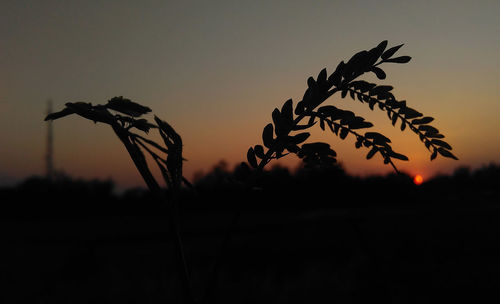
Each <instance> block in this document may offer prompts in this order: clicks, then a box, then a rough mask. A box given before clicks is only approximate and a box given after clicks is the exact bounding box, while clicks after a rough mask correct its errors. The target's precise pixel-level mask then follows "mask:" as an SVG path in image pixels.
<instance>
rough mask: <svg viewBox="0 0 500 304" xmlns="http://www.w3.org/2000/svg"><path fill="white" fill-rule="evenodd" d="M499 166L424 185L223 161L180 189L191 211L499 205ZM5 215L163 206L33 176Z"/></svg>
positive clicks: (131, 193) (142, 195) (134, 194)
mask: <svg viewBox="0 0 500 304" xmlns="http://www.w3.org/2000/svg"><path fill="white" fill-rule="evenodd" d="M499 189H500V167H499V166H497V165H495V164H491V165H488V166H484V167H481V168H479V169H476V170H470V169H469V168H467V167H461V168H458V169H457V170H455V171H454V173H453V174H451V175H440V176H437V177H434V178H433V179H431V180H429V181H426V182H425V183H424V184H422V185H420V186H416V185H414V184H413V182H412V178H411V177H410V176H408V175H406V174H399V175H398V174H389V175H386V176H371V177H364V178H361V177H354V176H350V175H348V174H346V172H345V171H344V170H343V168H342V167H341V166H335V167H333V168H330V169H323V170H321V169H306V168H301V169H298V170H296V171H295V172H291V171H290V170H288V169H287V168H284V167H279V166H276V167H274V168H272V169H271V170H269V171H266V172H264V173H262V174H260V175H258V176H256V175H254V174H253V173H252V172H249V171H248V170H246V168H245V167H240V166H238V167H236V168H235V169H233V170H229V169H228V168H227V165H226V164H225V163H223V162H221V163H220V164H218V165H216V166H215V167H214V169H213V170H212V171H211V172H209V173H208V174H205V175H203V176H198V177H197V178H196V179H195V182H194V183H193V187H192V188H188V187H186V188H185V189H184V191H183V193H182V199H181V201H182V209H183V210H184V211H186V212H190V211H192V212H225V211H229V212H231V211H232V210H248V211H252V212H271V211H280V210H284V209H300V210H310V209H318V208H350V207H355V208H357V207H365V206H383V205H391V206H394V205H395V204H398V205H402V206H403V205H428V204H447V205H450V204H451V205H452V204H460V205H464V204H465V205H470V206H475V205H478V204H484V203H497V202H500V190H499ZM0 201H1V204H0V208H1V210H2V213H1V216H2V217H18V216H21V217H22V216H44V217H45V216H56V217H57V216H59V214H65V215H66V216H92V215H113V214H118V215H119V214H144V215H145V214H158V211H161V210H163V209H164V204H161V203H159V202H158V201H157V200H155V199H154V198H153V197H152V196H151V194H150V192H149V191H148V190H146V189H140V188H136V189H129V190H127V191H125V192H123V193H122V194H120V195H117V194H116V193H115V192H114V183H113V182H112V181H111V180H106V181H101V180H90V181H87V180H81V179H72V178H70V177H67V176H60V177H57V178H55V179H53V180H48V179H45V178H42V177H30V178H28V179H26V180H25V181H23V182H21V183H20V184H18V185H17V186H15V187H9V188H0Z"/></svg>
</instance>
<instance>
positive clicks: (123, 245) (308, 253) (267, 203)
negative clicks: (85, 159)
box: [0, 164, 500, 303]
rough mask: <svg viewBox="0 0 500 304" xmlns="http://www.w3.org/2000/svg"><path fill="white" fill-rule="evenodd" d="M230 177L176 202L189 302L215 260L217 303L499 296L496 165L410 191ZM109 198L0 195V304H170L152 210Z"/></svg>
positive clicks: (284, 174) (392, 181)
mask: <svg viewBox="0 0 500 304" xmlns="http://www.w3.org/2000/svg"><path fill="white" fill-rule="evenodd" d="M241 170H242V169H241V167H240V166H236V167H235V168H234V169H231V168H228V166H224V165H218V166H215V167H214V169H213V170H212V171H211V172H209V173H207V174H206V175H204V176H202V177H199V178H198V179H197V181H196V182H195V184H194V188H196V191H194V190H193V189H190V188H185V189H183V191H182V194H181V196H180V201H181V204H180V206H181V215H182V229H181V230H182V233H183V235H184V238H185V245H186V252H187V254H188V257H189V260H190V261H192V265H191V273H192V280H193V285H194V294H195V295H196V296H201V295H202V294H203V293H204V288H205V284H206V278H207V276H208V273H210V271H209V270H210V269H211V268H210V267H212V266H211V265H212V263H213V261H214V259H216V257H219V263H218V271H217V275H216V277H215V278H214V279H213V280H214V288H213V290H212V292H211V294H212V299H214V301H215V299H216V302H218V303H229V302H242V301H246V300H248V301H250V300H251V301H258V300H259V299H262V298H265V299H270V300H273V301H275V302H278V303H283V302H289V301H293V300H295V301H299V302H307V301H316V302H317V301H320V302H321V301H322V300H331V301H337V302H351V303H352V302H354V303H361V302H365V301H367V300H368V299H372V300H373V299H380V300H383V299H391V298H392V299H398V300H397V301H398V302H413V300H415V299H420V300H422V301H424V300H427V299H430V297H431V295H434V294H437V295H438V296H439V295H440V296H442V297H446V298H449V299H457V298H459V297H462V296H467V295H469V296H471V294H473V293H477V292H481V293H483V294H486V293H488V291H494V290H496V287H497V285H498V283H500V280H498V274H500V263H498V261H497V259H496V256H497V254H499V253H500V252H498V248H497V246H496V235H497V234H498V233H499V232H500V231H499V230H498V225H497V217H498V216H499V215H500V208H498V207H499V206H498V202H500V192H499V191H498V189H499V186H500V167H498V166H496V165H493V164H492V165H489V166H485V167H482V168H479V169H476V170H470V169H468V168H458V169H457V170H456V171H455V172H454V173H453V174H451V175H442V176H437V177H435V178H434V179H431V180H429V181H427V182H426V183H424V184H423V185H421V186H416V185H414V184H413V183H412V182H411V179H410V177H409V176H406V175H397V174H390V175H387V176H372V177H366V178H359V177H353V176H349V175H347V174H345V172H344V171H343V169H342V168H341V167H340V166H338V165H336V166H334V167H331V168H329V169H324V170H320V169H316V168H315V169H311V168H305V167H303V168H300V169H298V170H296V171H290V170H289V169H287V168H282V167H274V168H272V169H270V170H269V171H264V172H263V174H262V175H260V176H255V177H249V176H248V175H246V174H243V175H244V176H246V177H247V178H255V179H258V183H259V184H260V185H262V188H260V189H248V188H246V187H242V186H241V185H239V184H238V183H236V182H234V180H238V179H239V178H241V175H242V172H240V171H241ZM112 189H113V183H112V182H111V181H83V180H74V179H71V178H69V177H63V178H60V179H56V180H54V181H52V182H49V181H47V180H45V179H43V178H30V179H28V180H26V181H24V182H22V183H20V184H19V185H18V186H16V187H12V188H3V189H1V190H0V200H1V201H2V206H1V209H2V212H1V214H2V225H3V228H4V229H3V230H2V238H3V239H4V242H5V244H6V245H5V246H4V249H3V255H4V256H5V257H6V258H4V260H3V262H2V269H3V271H2V275H3V276H4V279H5V280H4V281H6V282H9V284H10V285H7V286H10V287H8V288H6V289H5V291H4V293H3V296H4V297H5V299H6V301H4V302H5V303H8V302H10V301H9V299H18V298H22V299H23V300H26V301H30V302H34V303H37V302H40V301H42V300H43V299H46V300H48V301H49V300H50V301H51V302H64V301H66V302H78V301H80V302H89V301H98V302H116V303H117V302H123V301H125V302H126V301H129V300H130V301H132V300H135V301H137V302H140V301H141V300H144V299H148V300H147V301H148V302H150V303H159V302H165V301H169V300H170V301H172V300H175V299H178V297H179V294H178V291H176V290H178V288H179V285H178V282H177V281H176V279H175V277H176V274H175V273H177V271H178V269H177V268H176V266H175V260H176V259H175V256H174V255H172V252H173V251H172V238H171V237H169V235H170V233H171V231H170V230H169V229H168V226H167V225H165V221H166V220H167V214H166V211H167V210H166V209H165V206H163V205H162V204H158V202H157V201H156V199H155V198H154V196H153V195H152V194H151V192H150V191H146V190H145V189H143V190H141V189H131V190H129V191H125V192H124V193H123V194H121V195H117V194H114V193H113V191H112ZM335 189H341V190H335ZM359 189H363V191H360V190H359ZM387 189H392V190H391V191H390V192H388V191H387ZM332 191H333V193H332ZM337 191H338V192H339V193H337ZM285 193H286V194H285ZM380 197H383V198H384V200H380V199H378V198H380ZM241 206H243V208H241ZM236 212H240V215H239V220H238V222H237V223H236V225H234V226H232V223H233V220H234V216H235V214H236ZM228 227H232V229H231V231H232V232H231V233H232V235H231V238H230V241H229V242H228V243H227V244H226V249H225V250H224V251H223V255H222V256H219V253H218V248H219V245H220V244H221V243H222V242H223V240H224V239H225V235H226V234H227V229H228ZM176 282H177V283H176ZM488 294H491V293H488ZM395 301H396V300H395Z"/></svg>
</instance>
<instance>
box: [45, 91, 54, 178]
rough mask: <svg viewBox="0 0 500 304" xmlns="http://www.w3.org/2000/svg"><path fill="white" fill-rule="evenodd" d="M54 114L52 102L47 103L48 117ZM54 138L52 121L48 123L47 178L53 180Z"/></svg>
mask: <svg viewBox="0 0 500 304" xmlns="http://www.w3.org/2000/svg"><path fill="white" fill-rule="evenodd" d="M51 113H52V100H50V99H49V100H48V101H47V115H49V114H51ZM52 145H53V137H52V120H49V121H47V154H46V155H45V166H46V168H45V169H46V177H47V179H48V180H52V178H53V177H54V168H53V155H52V154H53V149H52Z"/></svg>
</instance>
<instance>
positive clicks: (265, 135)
mask: <svg viewBox="0 0 500 304" xmlns="http://www.w3.org/2000/svg"><path fill="white" fill-rule="evenodd" d="M402 46H403V44H401V45H398V46H394V47H392V48H389V49H387V50H386V47H387V41H382V42H381V43H380V44H379V45H378V46H376V47H374V48H372V49H371V50H369V51H361V52H358V53H356V54H355V55H354V56H352V57H351V59H349V61H347V63H345V62H344V61H342V62H340V63H339V64H338V66H337V68H336V69H335V71H334V72H333V73H332V74H331V75H329V76H328V75H327V72H326V69H323V70H321V72H319V74H318V76H317V78H316V79H314V78H313V77H309V78H308V79H307V86H308V88H307V89H306V91H305V93H304V97H303V98H302V100H301V101H299V102H298V103H297V105H296V106H295V109H294V107H293V103H292V100H291V99H289V100H287V101H286V102H285V103H284V104H283V106H282V107H281V110H280V109H278V108H276V109H274V111H273V112H272V120H273V122H272V123H269V124H267V125H266V126H265V127H264V130H263V132H262V141H263V145H255V146H253V147H250V148H249V149H248V152H247V160H248V163H249V164H250V165H251V166H252V167H253V168H256V169H259V170H262V169H263V168H264V167H265V166H266V165H267V164H268V163H269V162H270V161H271V160H272V159H279V158H281V157H283V156H285V155H287V154H289V153H295V154H297V155H298V156H299V157H300V158H302V159H303V161H304V162H305V164H306V166H329V165H332V164H333V163H335V161H336V153H335V151H334V150H332V149H331V148H330V145H329V144H327V143H307V144H303V145H302V146H299V145H300V144H302V143H304V142H305V141H306V140H307V139H308V138H309V135H310V133H309V132H301V131H303V130H306V129H309V128H311V127H312V126H314V125H315V124H316V123H317V122H318V121H319V126H320V128H321V129H322V130H326V127H328V129H329V130H330V131H331V132H332V133H334V134H335V135H337V136H339V137H340V138H341V139H345V138H346V137H347V136H348V135H349V134H351V135H352V136H355V138H356V143H355V147H356V149H359V148H361V147H366V148H368V149H369V151H368V153H367V155H366V158H367V159H371V158H372V157H373V156H374V155H375V154H377V153H379V154H380V155H381V156H382V158H383V161H384V163H385V164H391V165H392V167H393V168H394V170H396V172H397V168H396V166H395V165H394V162H393V159H399V160H405V161H406V160H408V157H406V156H405V155H403V154H400V153H397V152H395V151H394V150H393V149H392V147H391V145H390V143H391V140H390V139H389V138H387V137H386V136H384V135H382V134H380V133H378V132H365V133H364V134H363V133H362V132H361V131H360V130H361V129H367V128H370V127H372V126H373V124H372V123H370V122H368V121H365V119H364V118H363V117H360V116H357V115H356V114H355V113H353V112H351V111H347V110H342V109H339V108H337V107H335V106H333V105H323V106H321V107H320V105H322V104H323V103H324V102H325V101H326V100H327V99H328V98H330V97H331V96H332V95H334V94H335V93H338V92H340V95H341V97H342V98H345V97H347V96H348V95H349V96H350V97H351V98H352V99H353V100H358V101H359V102H361V103H363V104H366V105H368V106H369V108H370V109H371V110H374V109H375V107H377V108H379V109H380V110H382V111H385V112H386V113H387V116H388V118H389V119H390V120H391V122H392V125H393V126H395V125H396V123H397V122H398V121H399V122H400V124H401V125H400V129H401V131H404V130H405V129H406V128H409V129H410V130H411V131H413V132H414V133H416V134H417V135H418V136H419V138H420V140H421V141H422V142H423V143H424V145H425V146H426V148H427V149H428V150H429V151H430V152H431V157H430V158H431V160H433V159H435V158H436V157H437V155H438V154H440V155H442V156H444V157H449V158H453V159H457V157H456V156H455V155H453V154H452V153H451V150H452V147H451V146H450V145H449V144H448V143H447V142H445V141H443V140H442V138H444V135H442V134H440V133H439V131H438V129H436V128H435V127H433V126H431V125H430V124H429V123H431V122H432V121H433V120H434V118H432V117H429V116H424V115H423V114H422V113H420V112H418V111H417V110H415V109H413V108H411V107H409V106H407V105H406V101H405V100H397V99H396V97H395V96H394V95H393V94H392V93H391V91H392V89H393V87H392V86H389V85H377V84H375V83H370V82H367V81H365V80H359V79H358V78H359V77H360V76H362V75H363V74H365V73H370V72H371V73H374V74H375V76H376V77H377V78H378V79H381V80H382V79H385V78H386V73H385V72H384V71H383V70H382V68H381V67H380V65H382V64H384V63H407V62H409V61H410V59H411V57H409V56H400V57H393V56H394V54H395V53H396V52H397V51H398V50H399V49H400V48H401V47H402ZM318 107H319V108H318ZM294 113H295V116H294ZM304 119H308V121H307V123H305V124H301V122H302V121H303V120H304ZM295 132H299V133H295ZM286 151H287V152H286Z"/></svg>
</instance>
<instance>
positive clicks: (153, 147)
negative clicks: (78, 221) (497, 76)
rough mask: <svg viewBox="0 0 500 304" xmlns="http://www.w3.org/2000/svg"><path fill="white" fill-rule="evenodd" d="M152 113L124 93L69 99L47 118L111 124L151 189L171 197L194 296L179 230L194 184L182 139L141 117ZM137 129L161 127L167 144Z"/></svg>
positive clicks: (186, 273)
mask: <svg viewBox="0 0 500 304" xmlns="http://www.w3.org/2000/svg"><path fill="white" fill-rule="evenodd" d="M110 110H112V111H114V112H115V113H112V112H111V111H110ZM149 112H151V109H150V108H148V107H146V106H143V105H140V104H138V103H135V102H133V101H131V100H129V99H126V98H123V97H121V96H120V97H114V98H111V99H110V100H108V102H107V103H106V104H105V105H95V106H94V105H92V104H91V103H85V102H68V103H66V107H65V108H64V109H63V110H61V111H59V112H56V113H51V114H49V115H47V117H46V118H45V120H55V119H59V118H62V117H65V116H68V115H71V114H77V115H79V116H81V117H83V118H86V119H89V120H92V121H93V122H94V123H97V122H101V123H105V124H108V125H110V126H111V128H112V129H113V131H114V132H115V134H116V135H117V136H118V138H119V139H120V141H121V142H122V143H123V145H124V146H125V148H126V149H127V151H128V153H129V154H130V157H131V158H132V161H133V162H134V164H135V166H136V168H137V170H138V171H139V173H140V174H141V176H142V178H143V179H144V181H145V182H146V184H147V186H148V188H149V189H150V190H151V191H152V192H153V193H154V194H155V195H156V196H157V197H158V198H159V199H160V200H165V199H167V200H168V203H169V214H168V216H169V221H170V225H171V228H172V230H173V232H174V235H175V244H176V247H177V252H178V255H179V258H180V260H181V263H182V267H183V277H182V279H183V281H184V284H185V287H186V293H187V294H188V297H190V298H191V299H192V292H191V283H190V279H189V271H188V266H187V261H186V257H185V254H184V249H183V244H182V240H181V236H180V232H179V214H178V197H179V192H180V189H181V184H182V183H183V182H184V183H185V184H187V185H189V186H190V183H189V182H188V181H187V180H186V179H185V178H184V177H183V175H182V162H183V158H182V139H181V137H180V136H179V134H177V132H175V130H174V128H172V126H170V125H169V124H168V123H167V122H165V121H163V120H161V119H160V118H158V117H156V116H155V117H154V120H155V123H156V124H153V123H151V122H149V121H148V120H147V119H144V118H139V117H141V116H142V115H144V114H147V113H149ZM134 129H137V130H139V131H142V132H145V133H149V131H150V130H151V129H158V132H159V133H160V136H161V138H162V139H163V142H164V144H165V146H162V145H160V144H158V143H156V142H155V141H153V140H151V139H148V138H146V137H143V136H141V135H139V134H136V133H134V132H132V131H133V130H134ZM143 150H144V151H146V152H147V153H148V154H149V155H150V156H151V157H152V159H153V161H154V162H155V163H156V165H157V166H158V168H159V170H160V172H161V174H162V177H163V179H164V180H165V184H166V186H167V189H168V191H167V192H165V191H163V190H162V189H161V187H160V186H159V184H158V182H157V181H156V179H155V178H154V176H153V174H152V173H151V171H150V169H149V167H148V163H147V161H146V157H145V156H144V153H143ZM158 153H163V154H164V155H165V156H164V157H161V156H160V155H159V154H158Z"/></svg>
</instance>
